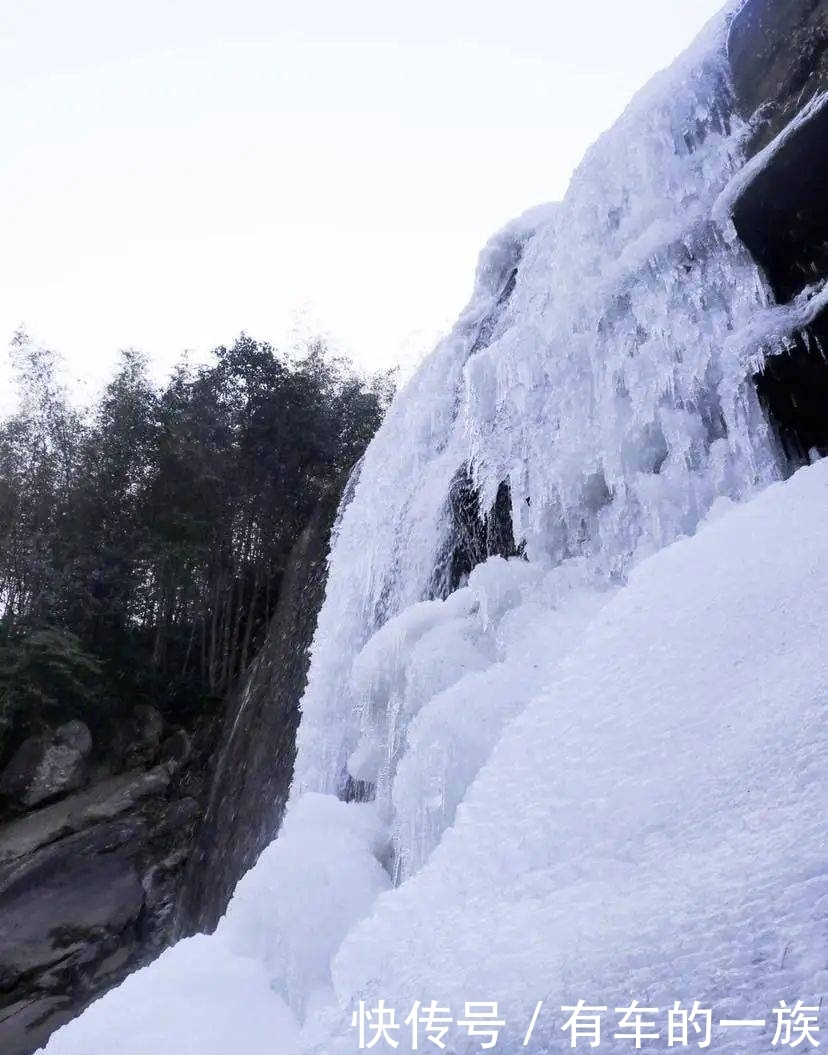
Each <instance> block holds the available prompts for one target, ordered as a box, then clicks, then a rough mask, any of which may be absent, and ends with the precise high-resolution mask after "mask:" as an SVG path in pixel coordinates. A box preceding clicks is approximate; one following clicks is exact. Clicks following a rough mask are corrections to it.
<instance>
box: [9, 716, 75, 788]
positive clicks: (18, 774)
mask: <svg viewBox="0 0 828 1055" xmlns="http://www.w3.org/2000/svg"><path fill="white" fill-rule="evenodd" d="M91 753H92V734H91V733H90V732H89V729H88V728H87V726H86V725H84V723H83V722H78V721H72V722H66V724H65V725H60V726H58V727H57V729H55V730H54V732H52V733H46V734H42V735H40V736H32V737H30V738H29V739H28V740H24V741H23V743H22V744H21V745H20V747H19V748H18V749H17V751H16V752H15V754H14V755H13V756H12V759H11V761H10V762H9V764H8V765H7V766H6V768H5V770H4V771H3V775H2V777H0V794H2V795H4V796H5V797H6V798H9V799H11V800H12V801H14V802H15V803H17V804H18V805H20V806H24V807H29V808H31V807H32V806H37V805H38V804H39V803H41V802H46V801H48V800H49V799H54V798H57V797H58V796H60V795H65V794H67V793H68V792H70V791H74V790H75V789H76V788H79V787H81V786H82V785H83V784H84V783H85V781H86V778H87V775H88V772H89V756H90V754H91Z"/></svg>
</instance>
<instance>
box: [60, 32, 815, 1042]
mask: <svg viewBox="0 0 828 1055" xmlns="http://www.w3.org/2000/svg"><path fill="white" fill-rule="evenodd" d="M727 25H728V16H727V12H725V13H723V14H722V16H720V17H719V18H717V19H716V20H715V21H714V23H713V24H711V26H709V27H708V29H707V30H706V31H705V33H704V34H703V35H702V37H701V38H700V39H699V40H698V41H697V42H696V44H695V45H694V46H693V48H692V49H691V50H690V51H689V52H688V53H687V54H686V55H685V56H684V57H682V58H681V59H680V60H679V61H678V62H677V63H676V65H675V66H674V67H673V68H672V69H670V70H669V71H667V72H665V73H663V74H661V75H659V76H658V77H656V78H655V80H654V81H653V82H651V83H650V84H649V85H648V86H647V87H646V88H645V89H644V90H643V91H642V92H641V93H640V94H639V95H638V97H637V98H636V99H635V100H634V101H633V103H632V104H631V105H630V107H629V108H628V110H627V111H626V113H625V114H624V116H623V117H622V118H621V120H620V121H619V122H618V124H617V125H616V126H615V127H614V128H613V129H612V130H611V131H610V132H608V133H607V134H606V135H605V136H604V137H603V138H601V139H600V140H599V141H598V142H597V143H596V144H595V146H594V147H593V148H592V149H591V150H590V152H589V153H588V155H587V157H586V158H585V160H584V161H583V163H582V164H581V166H580V168H579V169H578V170H577V172H576V173H575V175H574V177H573V180H572V183H571V186H570V188H569V190H568V192H567V194H566V196H565V198H564V200H563V201H562V202H560V203H559V204H556V205H554V206H548V207H541V208H537V209H534V210H532V211H530V212H529V213H527V214H526V215H524V216H523V217H521V218H520V219H519V220H517V221H515V222H514V223H512V224H510V225H509V226H508V227H507V228H506V229H505V230H504V231H502V232H500V233H499V234H498V235H496V236H495V237H494V238H493V239H492V240H491V242H490V243H489V244H488V246H487V247H486V248H485V249H484V251H483V253H482V255H481V258H480V263H479V267H478V273H477V280H476V285H475V289H474V293H473V296H472V299H471V302H470V304H469V305H468V307H467V308H466V310H465V311H464V312H463V314H462V315H461V317H460V319H459V321H458V323H457V325H456V326H455V328H454V329H453V331H452V332H451V333H450V334H449V335H448V336H447V337H446V338H445V340H443V341H442V343H441V344H440V345H439V346H438V347H437V349H436V350H435V351H434V352H433V353H432V354H431V355H430V356H429V358H428V359H426V360H425V362H424V363H423V364H422V366H421V367H420V369H419V370H418V372H417V373H416V375H415V376H414V377H413V379H412V380H411V381H410V383H409V384H408V385H407V387H406V388H405V389H404V390H403V391H402V392H401V393H400V394H399V395H398V396H397V398H396V400H395V401H394V404H393V406H392V408H391V410H390V412H389V414H388V416H387V418H386V420H385V422H384V424H383V426H382V428H381V430H380V432H379V433H378V435H377V436H376V438H375V439H374V441H373V442H372V444H371V445H370V447H369V449H368V451H367V453H366V455H365V457H364V459H363V462H362V464H361V465H360V466H359V470H358V473H357V474H355V477H354V480H353V481H352V485H351V487H350V488H349V492H348V495H347V500H346V503H345V504H344V507H343V509H342V511H341V515H340V519H339V522H338V524H337V527H336V531H335V537H334V541H333V545H332V552H331V558H330V576H329V581H328V586H327V593H326V599H325V603H324V606H323V609H322V612H321V615H320V618H319V623H318V628H317V632H316V636H315V640H314V645H313V651H312V662H311V669H310V675H309V682H308V686H307V691H306V694H305V697H304V700H303V704H302V721H301V726H300V730H299V743H298V757H297V766H296V773H295V778H294V785H293V791H292V796H291V802H290V804H289V807H288V814H287V818H286V821H285V825H284V828H283V831H282V833H281V835H280V837H279V838H278V839H277V840H276V842H275V843H274V844H273V845H271V846H270V847H269V849H268V850H267V851H266V852H265V853H264V854H263V856H262V858H261V859H260V861H259V863H258V865H257V866H256V867H255V868H254V869H253V870H252V871H251V872H250V873H249V874H248V876H246V877H245V879H244V880H243V881H242V883H241V884H240V885H239V888H238V890H237V893H236V895H235V897H234V900H233V902H232V903H231V906H230V909H229V911H228V914H227V916H226V917H225V919H224V920H223V921H222V923H221V925H220V927H219V929H218V931H217V932H216V934H215V935H214V936H213V937H211V938H197V939H192V940H190V941H187V942H182V943H181V944H180V945H178V946H176V947H175V948H174V949H172V950H170V951H168V952H167V953H165V954H164V955H163V956H162V957H161V959H160V960H159V961H158V962H157V963H156V964H154V965H152V966H151V967H150V968H148V969H146V970H145V971H143V972H140V973H139V974H137V975H135V976H133V977H132V978H130V979H128V981H127V982H126V983H125V984H124V985H123V986H122V987H121V988H120V989H119V990H117V991H116V992H114V993H112V994H110V995H109V996H107V997H106V998H104V999H103V1000H102V1001H100V1002H99V1003H98V1004H96V1005H94V1006H93V1007H92V1008H91V1009H90V1010H89V1011H88V1012H87V1013H86V1014H85V1015H83V1016H82V1017H81V1018H80V1019H79V1020H78V1021H76V1022H74V1023H72V1024H70V1025H69V1026H68V1027H65V1028H64V1029H63V1030H62V1031H60V1032H59V1033H58V1034H56V1035H55V1036H54V1037H53V1039H52V1040H51V1041H50V1043H49V1045H48V1047H47V1049H46V1051H47V1052H48V1055H110V1053H111V1051H112V1050H119V1051H120V1052H121V1055H150V1053H151V1055H184V1053H186V1055H189V1053H191V1052H192V1053H193V1055H195V1053H196V1052H198V1053H199V1055H227V1053H228V1052H229V1051H233V1052H234V1053H238V1055H265V1053H267V1055H273V1053H274V1052H279V1055H291V1053H298V1052H314V1053H316V1055H350V1053H351V1052H355V1051H356V1050H358V1045H357V1033H356V1032H355V1030H354V1029H353V1028H352V1019H351V1014H352V1011H353V1010H354V1008H355V1007H357V1006H358V1004H359V1001H360V1000H362V1001H365V1002H366V1005H367V1006H375V1005H376V1004H377V1001H378V1000H380V999H384V1000H386V1001H387V1003H388V1004H389V1005H392V1006H394V1007H396V1010H397V1015H398V1019H397V1022H398V1024H399V1023H401V1022H402V1020H403V1019H404V1017H405V1015H407V1014H408V1012H409V1011H410V1010H411V1007H412V1004H413V1003H414V1002H415V1001H417V1000H419V1001H431V1000H435V999H436V1000H438V1001H439V1002H440V1003H441V1004H442V1003H445V1004H446V1005H447V1006H448V1005H451V1007H452V1008H453V1009H454V1012H455V1013H454V1018H455V1020H457V1019H458V1018H461V1017H462V1013H463V1007H464V1002H465V1001H497V1002H498V1006H499V1009H500V1014H501V1016H502V1017H504V1018H505V1020H506V1021H507V1025H505V1026H504V1027H503V1028H502V1030H501V1035H500V1037H499V1046H498V1047H497V1050H498V1051H503V1052H506V1053H507V1055H513V1053H516V1052H518V1051H522V1050H527V1049H526V1048H525V1047H524V1046H523V1041H524V1035H525V1032H526V1027H527V1026H528V1025H529V1021H530V1019H531V1017H532V1009H533V1008H536V1007H537V1002H541V1001H544V1002H546V1001H548V1006H549V1008H550V1009H552V1008H553V1006H554V1007H555V1008H557V1011H558V1012H559V1011H560V1007H561V1006H562V1005H564V1004H568V1003H570V1002H573V1001H577V999H579V998H584V999H586V1000H587V1002H588V1003H592V1004H597V1005H606V1006H607V1007H609V1008H610V1009H612V1008H614V1007H615V1005H616V1004H620V1003H624V1002H628V1001H629V1000H631V999H640V1000H641V1001H642V1003H646V1004H649V1005H652V1006H653V1007H660V1008H665V1007H668V1006H669V1007H672V1005H673V1001H674V1000H683V1001H688V1002H689V1003H690V1004H692V1002H693V1001H694V1000H700V1001H708V1002H709V1004H711V1005H713V1004H715V1006H716V1008H717V1010H718V1011H719V1012H723V1013H724V1017H725V1018H727V1017H731V1018H754V1019H755V1018H759V1017H760V1015H762V1013H763V1011H764V1010H769V1007H768V1008H765V1004H767V1003H768V1001H770V1000H772V999H773V1000H776V999H778V998H779V997H780V996H782V997H785V998H790V999H791V1000H794V999H797V998H799V997H801V998H803V999H806V998H808V997H811V996H812V995H813V994H812V993H809V992H806V991H804V990H803V989H802V987H803V986H804V985H805V983H806V982H807V981H808V980H809V979H812V978H813V977H814V976H815V973H816V974H818V973H819V972H820V971H821V972H822V975H820V977H822V976H824V975H825V970H826V965H825V962H824V948H823V955H822V960H821V961H820V952H819V949H820V941H822V942H823V944H824V936H823V937H820V935H819V933H818V932H819V930H820V928H824V909H823V910H822V916H821V917H819V918H820V919H821V921H822V922H821V923H818V924H817V923H814V920H815V919H817V914H816V908H815V906H817V905H818V904H819V899H820V898H821V899H822V902H823V903H824V900H825V897H826V896H828V866H826V863H825V860H824V853H822V852H821V850H820V847H822V850H823V851H824V841H825V838H826V830H825V821H824V777H823V778H822V783H821V782H820V777H819V765H820V764H821V763H820V752H821V751H824V738H825V734H824V731H822V732H820V730H821V729H822V730H824V727H825V722H824V713H823V712H824V700H825V698H826V695H828V665H826V660H825V658H824V656H822V654H821V651H820V649H819V647H818V644H816V643H814V644H813V645H812V644H811V642H817V641H818V635H819V634H820V633H821V630H820V628H822V627H824V625H825V619H826V617H828V571H826V569H828V542H826V540H825V538H824V531H823V529H822V520H823V519H824V511H825V508H826V504H825V500H826V496H828V477H827V476H826V471H825V466H824V465H817V466H813V467H812V468H809V469H805V470H803V471H802V472H801V473H798V474H797V475H796V476H795V477H794V478H793V479H792V480H791V481H788V482H787V483H778V482H777V481H779V480H780V479H781V476H782V470H781V466H780V463H779V455H778V452H777V444H776V442H775V440H774V437H773V435H772V431H771V429H770V427H769V426H768V424H767V422H766V420H765V417H764V415H763V413H762V410H761V408H760V406H759V402H758V399H757V396H756V392H755V388H754V385H753V383H752V380H751V379H752V376H753V374H754V373H755V372H756V370H757V369H758V368H759V366H760V365H761V363H762V361H763V360H764V359H765V358H766V357H767V356H770V355H773V354H774V353H775V352H776V351H778V350H779V348H780V347H781V344H780V342H782V341H784V339H785V337H786V335H787V334H788V333H790V332H791V331H793V330H795V329H796V328H797V326H798V325H799V324H800V323H801V321H802V317H804V314H805V313H807V311H808V310H811V309H812V305H813V298H814V296H816V297H824V295H825V294H824V290H822V289H821V288H820V289H817V290H810V291H808V293H807V295H805V296H804V297H803V298H802V299H801V300H800V301H799V302H797V304H795V305H794V306H793V307H791V306H788V307H785V308H782V307H776V306H775V305H774V304H773V302H772V297H771V294H770V291H769V289H768V287H767V286H766V284H765V281H764V279H763V277H762V275H761V273H760V272H759V270H758V269H757V267H756V266H755V264H754V263H753V261H752V259H751V257H750V255H749V254H748V252H747V250H746V249H745V248H744V246H743V245H742V243H741V242H740V241H739V239H738V237H737V234H736V231H735V228H734V226H733V224H732V222H731V220H730V217H729V213H728V211H727V209H726V207H725V206H726V203H727V202H728V200H729V195H732V191H733V188H734V187H736V186H738V185H739V183H738V181H739V180H740V172H741V171H742V169H743V166H744V163H745V157H744V150H743V146H744V142H745V138H746V135H747V131H748V130H747V129H746V127H745V125H744V124H743V122H742V121H741V120H740V119H739V118H738V117H737V116H736V114H735V108H734V105H733V101H732V98H731V93H730V87H729V74H728V65H727V58H726V50H725V49H726V33H727ZM809 306H810V307H809ZM798 312H799V314H798ZM464 473H465V474H466V476H467V477H468V478H469V479H470V480H471V481H472V483H473V486H474V488H475V490H476V494H477V496H478V501H479V506H480V509H481V511H482V514H483V515H485V513H486V511H488V510H489V509H491V508H492V507H493V506H494V504H495V499H496V496H497V495H498V493H499V491H500V493H501V494H502V493H503V492H502V490H501V488H502V486H503V485H504V484H505V485H508V496H509V502H510V516H511V531H512V535H513V539H514V542H515V549H516V550H518V551H519V555H517V556H508V555H507V556H499V555H493V556H491V557H490V558H489V559H488V560H484V561H483V562H482V563H480V564H478V565H477V566H476V567H474V568H473V569H472V570H471V572H470V574H468V575H464V576H463V577H462V578H461V579H460V581H459V582H458V583H450V582H449V579H448V576H447V567H448V563H449V561H450V558H451V552H452V546H453V545H454V544H455V535H454V533H455V530H456V524H455V523H454V518H453V509H452V503H451V501H450V496H451V493H452V488H453V486H454V485H455V482H456V481H457V479H458V476H459V475H461V474H464ZM760 492H761V493H760ZM795 532H798V533H799V544H798V545H796V546H789V547H787V548H786V547H784V546H783V545H782V540H784V539H785V538H787V537H789V536H790V535H792V534H794V533H795ZM769 550H774V552H775V555H778V556H779V559H778V560H777V561H775V562H774V564H773V566H772V567H770V568H769V567H762V560H763V554H766V553H768V551H769ZM802 581H807V582H809V583H810V585H811V588H812V590H811V592H812V596H811V597H810V598H809V605H810V607H809V608H808V609H807V610H806V609H804V608H802V607H801V606H800V607H799V608H798V607H797V604H796V600H797V596H798V593H799V589H800V584H801V582H802ZM455 586H456V588H451V587H455ZM794 640H796V642H797V645H798V650H795V649H793V647H792V642H793V641H794ZM803 650H804V651H803ZM803 656H804V658H803ZM820 745H822V746H820ZM780 753H785V755H786V757H788V758H791V757H793V758H794V759H796V767H795V768H796V774H794V775H792V774H791V772H790V771H789V770H788V769H786V768H783V767H781V766H780V765H779V764H778V759H779V757H780ZM780 802H781V803H783V805H775V804H776V803H780ZM820 802H822V808H821V807H820ZM784 891H792V892H793V893H791V895H790V899H789V900H788V901H786V902H785V903H784V904H780V905H778V904H777V903H776V902H775V900H774V899H775V898H776V897H777V896H781V894H782V892H784ZM809 928H811V929H809ZM746 935H747V937H746ZM786 947H787V948H788V951H787V952H785V949H786ZM823 982H824V978H823ZM549 1015H550V1016H551V1017H549V1018H547V1017H545V1016H546V1012H544V1016H543V1017H540V1018H539V1019H538V1022H537V1032H536V1034H535V1045H536V1046H535V1047H534V1048H529V1049H528V1050H535V1051H537V1052H550V1051H557V1050H566V1049H567V1048H568V1043H567V1042H566V1041H565V1039H564V1038H563V1036H562V1034H561V1032H560V1023H559V1022H556V1021H554V1016H553V1015H552V1011H551V1010H550V1011H549ZM519 1027H520V1028H519ZM395 1036H396V1039H397V1043H398V1044H399V1047H398V1048H397V1049H396V1050H398V1051H400V1052H402V1051H410V1050H417V1049H416V1048H414V1047H413V1046H412V1045H413V1040H412V1036H411V1031H410V1029H408V1030H407V1029H406V1028H405V1027H402V1026H401V1028H400V1029H399V1030H398V1032H397V1033H396V1034H395ZM719 1040H720V1044H719V1047H718V1048H717V1049H716V1050H718V1051H739V1052H753V1051H757V1052H758V1051H763V1050H766V1048H767V1043H768V1038H767V1037H766V1036H764V1034H763V1035H759V1034H757V1035H756V1036H753V1035H749V1036H748V1037H747V1038H745V1036H744V1035H742V1036H739V1037H738V1038H736V1037H730V1038H729V1039H728V1038H727V1037H726V1036H725V1037H723V1035H721V1033H720V1035H719ZM446 1043H447V1047H446V1050H447V1051H450V1052H455V1053H457V1055H461V1053H466V1052H470V1051H479V1050H480V1049H481V1043H480V1040H479V1038H475V1036H473V1035H470V1034H469V1033H468V1032H466V1031H464V1030H459V1031H454V1032H451V1033H450V1035H449V1036H448V1037H447V1038H446ZM730 1043H732V1045H733V1046H731V1047H728V1044H730ZM604 1046H605V1047H607V1048H608V1050H616V1048H617V1050H625V1051H626V1050H629V1044H628V1043H627V1044H625V1043H619V1044H618V1045H617V1046H616V1047H613V1040H612V1036H611V1034H610V1036H609V1037H608V1038H607V1040H606V1042H605V1045H604ZM420 1048H421V1049H422V1048H425V1049H426V1050H432V1046H431V1044H429V1043H427V1042H426V1040H424V1039H423V1038H421V1043H420ZM375 1050H380V1051H383V1050H392V1048H390V1047H386V1046H383V1044H382V1043H380V1044H379V1045H378V1046H377V1047H376V1048H375Z"/></svg>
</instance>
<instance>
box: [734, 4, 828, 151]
mask: <svg viewBox="0 0 828 1055" xmlns="http://www.w3.org/2000/svg"><path fill="white" fill-rule="evenodd" d="M728 53H729V56H730V67H731V73H732V77H733V86H734V89H735V91H736V97H737V100H738V102H739V105H740V109H741V111H742V114H743V116H744V117H746V118H748V119H750V118H752V117H754V115H755V116H756V117H757V122H758V123H757V135H756V139H755V141H754V144H753V149H754V151H757V150H761V149H762V147H764V146H766V145H767V144H768V143H769V142H770V141H771V140H772V139H773V138H774V136H776V135H777V134H778V133H779V132H780V131H781V130H782V129H783V128H784V127H785V125H786V124H787V123H788V122H789V121H790V120H791V118H792V117H793V116H794V115H795V114H796V113H797V111H798V110H800V109H801V107H802V106H803V105H804V104H805V103H807V102H808V100H809V99H811V98H813V96H814V95H816V93H817V92H818V91H820V90H822V89H823V88H825V87H826V84H828V7H826V5H825V3H824V0H748V2H747V3H746V4H745V5H744V6H743V7H742V8H741V9H740V10H739V12H738V14H737V15H736V17H735V18H734V19H733V24H732V26H731V30H730V40H729V43H728Z"/></svg>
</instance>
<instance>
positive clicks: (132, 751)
mask: <svg viewBox="0 0 828 1055" xmlns="http://www.w3.org/2000/svg"><path fill="white" fill-rule="evenodd" d="M163 735H164V719H163V718H162V716H161V712H160V711H158V710H157V709H156V708H155V707H151V706H150V705H149V704H144V703H141V704H138V706H137V707H135V708H134V709H133V711H132V713H131V714H130V715H129V717H128V718H126V719H124V720H122V721H121V722H119V724H118V729H117V732H116V734H115V743H114V749H115V753H116V755H118V756H119V758H120V760H121V765H122V766H123V768H124V769H136V768H137V767H138V766H146V765H150V764H151V763H152V762H154V761H155V759H156V758H157V757H158V753H159V751H160V749H161V739H162V737H163Z"/></svg>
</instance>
